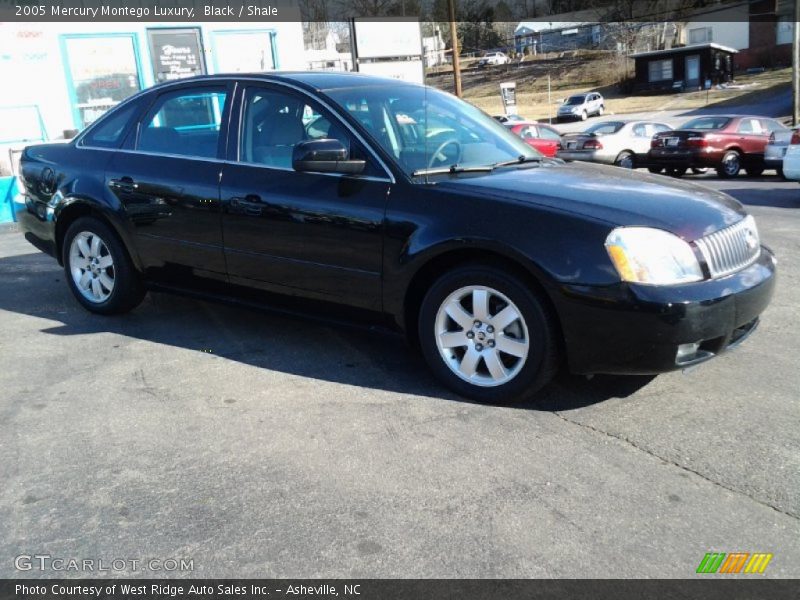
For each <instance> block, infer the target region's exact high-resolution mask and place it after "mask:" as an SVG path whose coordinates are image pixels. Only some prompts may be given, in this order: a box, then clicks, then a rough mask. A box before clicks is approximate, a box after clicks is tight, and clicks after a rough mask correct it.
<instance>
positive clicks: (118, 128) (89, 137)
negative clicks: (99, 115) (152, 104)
mask: <svg viewBox="0 0 800 600" xmlns="http://www.w3.org/2000/svg"><path fill="white" fill-rule="evenodd" d="M136 109H137V105H136V104H135V103H134V104H128V105H127V106H124V107H122V108H120V109H119V110H115V111H113V112H112V113H110V114H109V115H108V116H106V117H104V118H103V120H102V121H100V122H99V123H97V125H95V126H94V127H93V128H92V130H91V131H90V132H89V133H87V134H86V136H85V137H84V138H83V139H82V140H81V146H87V147H92V148H118V147H119V145H120V143H121V142H122V137H123V135H124V134H125V131H127V129H128V124H129V123H130V122H131V119H132V118H133V116H134V114H135V113H136Z"/></svg>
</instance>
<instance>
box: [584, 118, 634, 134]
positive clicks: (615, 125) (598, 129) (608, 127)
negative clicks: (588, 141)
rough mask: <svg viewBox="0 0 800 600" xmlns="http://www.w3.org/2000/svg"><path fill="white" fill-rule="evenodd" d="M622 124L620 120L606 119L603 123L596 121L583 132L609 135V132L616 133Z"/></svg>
mask: <svg viewBox="0 0 800 600" xmlns="http://www.w3.org/2000/svg"><path fill="white" fill-rule="evenodd" d="M624 126H625V123H623V122H621V121H606V122H605V123H598V124H597V125H592V126H591V127H589V128H588V129H587V130H586V131H585V132H584V133H593V134H595V135H609V134H611V133H617V132H618V131H619V130H620V129H622V128H623V127H624Z"/></svg>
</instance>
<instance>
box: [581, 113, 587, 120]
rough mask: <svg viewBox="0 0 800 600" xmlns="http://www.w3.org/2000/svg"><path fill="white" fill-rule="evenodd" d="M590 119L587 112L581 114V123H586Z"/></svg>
mask: <svg viewBox="0 0 800 600" xmlns="http://www.w3.org/2000/svg"><path fill="white" fill-rule="evenodd" d="M588 118H589V113H587V112H586V111H583V112H582V113H581V121H585V120H586V119H588Z"/></svg>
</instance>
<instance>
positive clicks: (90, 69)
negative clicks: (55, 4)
mask: <svg viewBox="0 0 800 600" xmlns="http://www.w3.org/2000/svg"><path fill="white" fill-rule="evenodd" d="M64 48H65V52H66V60H67V66H68V71H69V74H70V78H71V83H72V90H71V95H72V101H73V111H74V113H75V119H76V125H77V126H78V128H80V129H83V128H84V127H86V126H87V125H89V124H90V123H92V122H93V121H94V120H95V119H97V118H98V117H99V116H100V115H102V114H103V113H104V112H106V111H107V110H108V109H110V108H111V107H113V106H116V105H117V104H119V103H120V102H121V101H122V100H124V99H125V98H127V97H128V96H131V95H133V94H135V93H136V92H138V91H139V90H140V89H141V83H140V79H139V70H138V68H137V64H136V48H135V46H134V39H133V36H132V35H121V36H70V37H65V38H64Z"/></svg>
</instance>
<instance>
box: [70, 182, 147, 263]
mask: <svg viewBox="0 0 800 600" xmlns="http://www.w3.org/2000/svg"><path fill="white" fill-rule="evenodd" d="M81 217H94V218H96V219H98V220H99V221H102V222H103V223H105V224H106V225H107V226H108V227H110V228H111V230H112V231H113V232H114V233H115V234H116V235H117V238H119V241H120V242H121V244H122V247H123V248H125V251H126V252H127V253H128V257H129V258H130V259H131V261H132V262H133V264H134V266H135V268H136V269H137V270H140V264H139V262H138V256H137V255H136V253H135V252H132V251H131V248H130V245H129V243H128V240H127V236H126V235H124V233H123V232H122V231H121V230H120V227H119V226H118V224H117V223H116V222H115V219H113V218H111V217H110V216H109V215H108V214H107V213H106V211H104V210H102V208H101V207H100V206H99V205H98V204H97V203H96V202H93V201H92V200H90V199H88V198H83V197H72V198H68V199H66V200H65V201H64V202H63V203H62V204H61V206H60V208H59V210H58V213H57V215H56V219H55V240H54V241H55V252H56V260H57V261H58V264H60V265H62V266H63V264H64V257H63V246H64V236H65V235H66V233H67V230H68V229H69V226H70V225H72V223H74V222H75V221H76V220H78V219H80V218H81Z"/></svg>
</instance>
